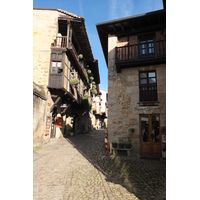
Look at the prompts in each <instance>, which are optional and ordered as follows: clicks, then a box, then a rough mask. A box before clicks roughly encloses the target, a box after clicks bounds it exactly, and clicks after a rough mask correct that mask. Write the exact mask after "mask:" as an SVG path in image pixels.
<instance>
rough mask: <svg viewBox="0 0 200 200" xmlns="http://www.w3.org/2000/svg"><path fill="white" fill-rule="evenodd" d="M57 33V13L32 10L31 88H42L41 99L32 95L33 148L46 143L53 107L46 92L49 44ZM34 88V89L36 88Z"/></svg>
mask: <svg viewBox="0 0 200 200" xmlns="http://www.w3.org/2000/svg"><path fill="white" fill-rule="evenodd" d="M57 32H58V12H57V11H55V10H36V9H34V10H33V81H34V84H33V87H34V86H36V87H37V88H42V91H43V95H42V96H43V97H45V98H41V97H40V96H37V95H35V94H34V95H33V143H34V146H35V145H38V144H42V143H44V141H47V140H48V138H49V136H44V134H45V126H46V117H47V116H51V114H50V108H51V106H52V105H53V102H52V99H51V95H50V93H49V92H48V89H47V85H48V77H49V64H50V54H51V49H50V48H51V43H53V41H54V39H56V35H57ZM36 87H35V88H36Z"/></svg>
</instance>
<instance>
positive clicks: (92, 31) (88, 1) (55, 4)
mask: <svg viewBox="0 0 200 200" xmlns="http://www.w3.org/2000/svg"><path fill="white" fill-rule="evenodd" d="M33 7H34V8H60V9H63V10H66V11H68V12H71V13H74V14H76V15H79V16H82V17H84V18H85V24H86V30H87V33H88V37H89V40H90V44H91V48H92V52H93V55H94V57H95V58H97V59H98V63H99V73H100V89H103V90H108V71H107V65H106V62H105V59H104V55H103V51H102V48H101V44H100V40H99V36H98V33H97V29H96V24H97V23H100V22H105V21H109V20H113V19H118V18H123V17H128V16H132V15H137V14H141V13H146V12H151V11H155V10H160V9H162V8H163V4H162V0H125V1H121V0H99V1H95V0H33Z"/></svg>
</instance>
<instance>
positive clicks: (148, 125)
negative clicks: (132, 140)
mask: <svg viewBox="0 0 200 200" xmlns="http://www.w3.org/2000/svg"><path fill="white" fill-rule="evenodd" d="M140 147H141V148H140V151H141V156H153V157H154V156H155V157H160V156H161V134H160V116H159V115H156V114H151V115H140Z"/></svg>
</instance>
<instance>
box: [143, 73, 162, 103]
mask: <svg viewBox="0 0 200 200" xmlns="http://www.w3.org/2000/svg"><path fill="white" fill-rule="evenodd" d="M151 73H154V75H153V76H152V75H151ZM142 74H144V75H145V76H144V77H141V76H142ZM150 80H151V81H152V82H150ZM153 80H154V81H153ZM142 82H143V83H142ZM139 102H140V103H143V104H146V105H152V104H154V102H158V90H157V74H156V70H150V71H139Z"/></svg>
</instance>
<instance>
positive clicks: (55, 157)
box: [33, 130, 166, 200]
mask: <svg viewBox="0 0 200 200" xmlns="http://www.w3.org/2000/svg"><path fill="white" fill-rule="evenodd" d="M104 136H105V133H104V130H97V131H93V132H91V133H89V134H83V135H77V136H74V137H69V138H62V139H53V140H51V141H50V142H49V143H48V144H46V145H44V146H43V147H41V148H40V149H38V150H36V151H35V152H34V153H33V199H34V200H42V199H48V200H65V199H66V200H68V199H69V200H71V199H73V200H81V199H82V200H87V199H91V200H101V199H105V200H106V199H111V200H126V199H127V200H128V199H131V200H134V199H158V200H163V199H166V162H165V161H164V160H147V159H139V158H137V157H133V156H131V157H127V156H125V155H124V154H123V153H122V154H121V155H119V156H116V157H115V156H113V155H107V156H106V155H105V145H104Z"/></svg>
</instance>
